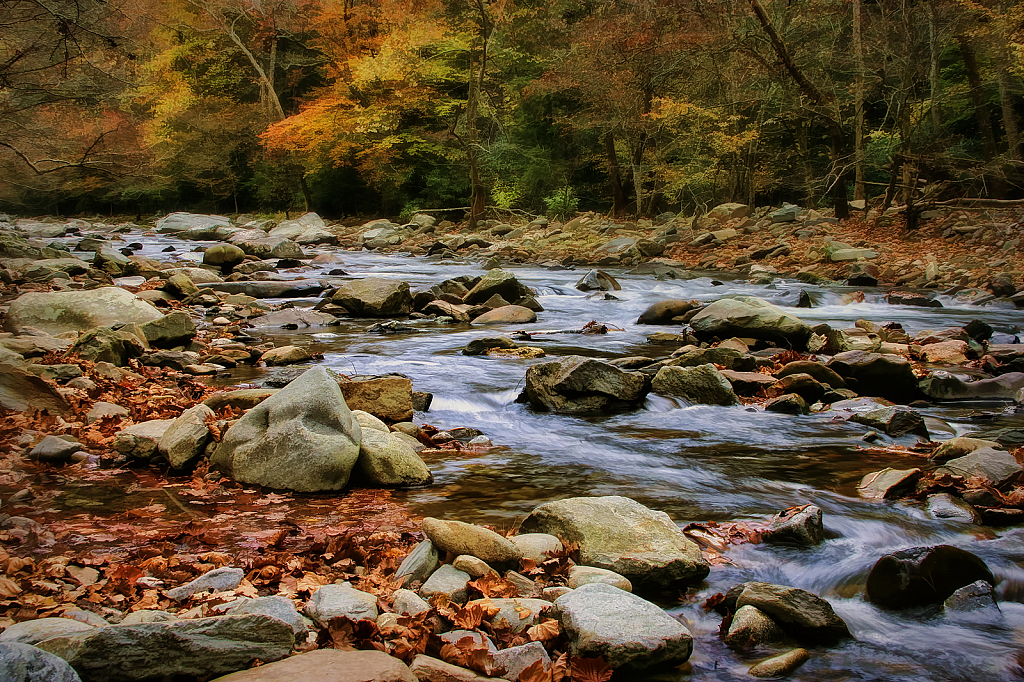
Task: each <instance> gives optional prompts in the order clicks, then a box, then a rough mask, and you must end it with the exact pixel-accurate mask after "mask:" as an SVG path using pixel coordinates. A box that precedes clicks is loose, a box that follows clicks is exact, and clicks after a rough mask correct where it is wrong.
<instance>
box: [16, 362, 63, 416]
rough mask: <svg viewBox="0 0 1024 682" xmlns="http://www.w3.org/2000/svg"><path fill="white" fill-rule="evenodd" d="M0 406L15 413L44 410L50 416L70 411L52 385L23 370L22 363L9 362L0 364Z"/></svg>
mask: <svg viewBox="0 0 1024 682" xmlns="http://www.w3.org/2000/svg"><path fill="white" fill-rule="evenodd" d="M12 355H13V354H12ZM0 406H3V407H4V408H6V409H8V410H14V411H15V412H25V411H28V410H41V411H42V410H45V411H47V412H49V413H50V414H51V415H64V414H66V413H67V412H68V411H69V410H70V409H71V406H70V405H68V403H67V401H66V400H65V399H64V396H62V395H61V394H60V393H58V392H57V389H56V388H54V387H53V384H50V383H49V382H47V381H44V380H43V379H42V378H40V377H38V376H36V375H35V374H33V373H32V372H30V371H28V370H27V369H25V367H24V365H23V364H22V363H13V362H9V361H5V362H0Z"/></svg>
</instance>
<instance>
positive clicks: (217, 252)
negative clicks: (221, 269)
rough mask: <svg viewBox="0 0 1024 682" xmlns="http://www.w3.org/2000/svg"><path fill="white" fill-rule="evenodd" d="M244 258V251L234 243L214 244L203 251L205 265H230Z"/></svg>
mask: <svg viewBox="0 0 1024 682" xmlns="http://www.w3.org/2000/svg"><path fill="white" fill-rule="evenodd" d="M243 260H245V251H242V250H241V249H240V248H238V247H237V246H235V245H234V244H214V245H213V246H211V247H210V248H208V249H207V250H206V251H204V252H203V263H205V264H207V265H220V266H232V265H235V264H236V263H241V262H242V261H243Z"/></svg>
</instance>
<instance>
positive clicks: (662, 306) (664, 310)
mask: <svg viewBox="0 0 1024 682" xmlns="http://www.w3.org/2000/svg"><path fill="white" fill-rule="evenodd" d="M699 305H700V304H699V303H697V301H684V300H682V299H670V300H668V301H658V302H657V303H655V304H654V305H652V306H650V307H649V308H648V309H647V310H645V311H643V312H642V313H640V317H639V318H637V321H636V323H637V324H678V322H673V320H674V319H675V318H677V317H682V316H683V315H685V314H686V313H688V312H690V311H691V310H693V309H694V308H696V307H698V306H699Z"/></svg>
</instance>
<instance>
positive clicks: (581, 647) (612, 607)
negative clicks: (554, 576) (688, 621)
mask: <svg viewBox="0 0 1024 682" xmlns="http://www.w3.org/2000/svg"><path fill="white" fill-rule="evenodd" d="M555 607H556V608H557V609H558V611H559V614H560V618H561V623H562V628H563V629H564V630H565V633H566V635H567V636H568V638H569V652H570V653H571V655H572V656H579V657H582V658H593V657H598V656H600V657H601V658H603V659H604V660H605V662H606V663H608V665H610V666H612V667H613V668H622V667H629V668H631V669H634V670H640V669H644V668H651V667H655V666H659V665H669V664H671V665H679V664H681V663H684V662H685V661H686V660H687V659H688V658H689V657H690V653H691V652H692V651H693V638H692V637H691V635H690V632H689V631H688V630H687V629H686V627H685V626H684V625H683V624H682V623H680V622H679V621H678V620H676V619H675V618H673V617H672V616H670V615H669V614H667V613H665V612H664V611H663V610H662V609H661V608H660V607H658V606H656V605H655V604H652V603H651V602H649V601H647V600H645V599H641V598H640V597H638V596H636V595H634V594H630V593H629V592H625V591H623V590H620V589H619V588H617V587H612V586H611V585H602V584H597V583H594V584H590V585H584V586H582V587H578V588H576V589H575V590H573V591H572V592H569V593H567V594H563V595H562V596H561V597H559V598H558V599H556V600H555Z"/></svg>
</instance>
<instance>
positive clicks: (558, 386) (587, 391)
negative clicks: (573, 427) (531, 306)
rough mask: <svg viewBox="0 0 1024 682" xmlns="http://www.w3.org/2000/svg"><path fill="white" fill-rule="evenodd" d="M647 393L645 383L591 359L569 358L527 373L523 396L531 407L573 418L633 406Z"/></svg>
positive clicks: (635, 374) (536, 366)
mask: <svg viewBox="0 0 1024 682" xmlns="http://www.w3.org/2000/svg"><path fill="white" fill-rule="evenodd" d="M647 391H648V386H647V379H646V377H644V376H643V375H642V374H640V373H638V372H625V371H623V370H621V369H619V368H618V367H615V366H614V365H611V364H609V363H607V362H601V361H600V360H594V359H592V358H585V357H580V356H578V355H570V356H567V357H564V358H562V359H560V360H556V361H554V362H545V363H541V364H537V365H532V366H531V367H530V368H529V369H527V370H526V390H525V391H524V395H525V396H526V398H527V399H528V400H529V402H530V404H531V405H533V407H535V408H538V409H545V410H549V411H551V412H558V413H562V414H572V413H578V412H594V411H599V410H603V409H606V408H608V407H610V406H612V405H614V404H615V403H616V402H626V403H636V402H638V401H640V400H641V399H642V398H643V397H644V396H645V395H646V394H647Z"/></svg>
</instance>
